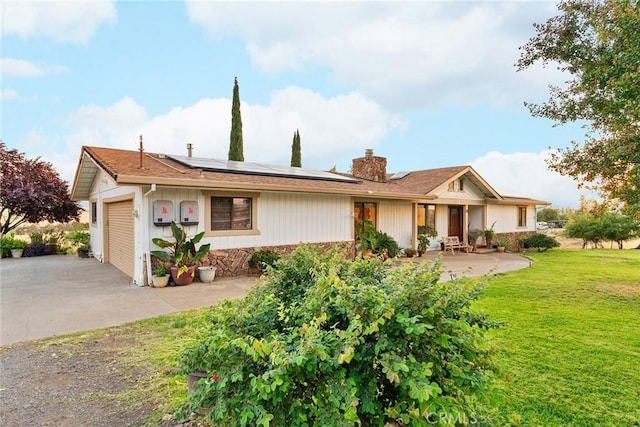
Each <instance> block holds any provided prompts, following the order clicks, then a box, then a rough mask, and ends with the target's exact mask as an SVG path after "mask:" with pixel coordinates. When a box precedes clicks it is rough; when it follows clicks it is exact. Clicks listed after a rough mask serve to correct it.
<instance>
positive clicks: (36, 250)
mask: <svg viewBox="0 0 640 427" xmlns="http://www.w3.org/2000/svg"><path fill="white" fill-rule="evenodd" d="M50 251H51V248H50V246H49V245H45V244H44V243H31V244H30V245H28V246H27V247H26V248H25V250H24V252H23V253H22V256H25V257H32V256H42V255H49V254H50Z"/></svg>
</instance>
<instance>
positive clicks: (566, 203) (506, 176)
mask: <svg viewBox="0 0 640 427" xmlns="http://www.w3.org/2000/svg"><path fill="white" fill-rule="evenodd" d="M549 153H550V152H549V151H542V152H540V153H512V154H505V153H501V152H498V151H491V152H489V153H487V154H486V155H484V156H482V157H480V158H478V159H476V160H474V161H473V162H472V163H471V166H473V168H474V169H475V170H476V171H478V173H479V174H480V175H481V176H482V177H483V178H484V179H486V180H487V182H489V183H490V184H491V185H492V186H493V187H494V188H495V189H496V191H498V193H501V194H504V195H514V196H526V197H532V198H535V199H539V200H545V201H548V202H551V203H552V204H553V206H554V207H556V208H563V207H574V208H575V207H577V206H579V203H580V196H581V195H584V196H587V197H588V198H597V195H596V194H595V193H593V192H590V191H587V190H579V189H578V188H577V182H576V181H574V180H573V179H571V178H569V177H566V176H562V175H560V174H558V173H557V172H553V171H550V170H549V169H548V168H547V165H546V163H545V159H546V158H547V157H548V156H549Z"/></svg>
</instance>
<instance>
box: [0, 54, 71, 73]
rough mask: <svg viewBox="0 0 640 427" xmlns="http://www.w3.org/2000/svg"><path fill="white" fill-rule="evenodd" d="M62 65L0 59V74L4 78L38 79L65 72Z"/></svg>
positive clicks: (66, 69) (65, 69)
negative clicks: (46, 75)
mask: <svg viewBox="0 0 640 427" xmlns="http://www.w3.org/2000/svg"><path fill="white" fill-rule="evenodd" d="M67 71H68V68H67V67H65V66H63V65H50V64H45V65H36V64H34V63H32V62H29V61H26V60H24V59H17V58H0V73H2V75H3V76H4V77H38V76H42V75H45V74H58V73H64V72H67Z"/></svg>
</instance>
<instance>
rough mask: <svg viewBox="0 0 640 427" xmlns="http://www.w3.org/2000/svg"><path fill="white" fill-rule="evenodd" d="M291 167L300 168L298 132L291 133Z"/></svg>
mask: <svg viewBox="0 0 640 427" xmlns="http://www.w3.org/2000/svg"><path fill="white" fill-rule="evenodd" d="M291 166H296V167H299V168H301V167H302V154H301V152H300V131H299V130H296V131H295V132H294V133H293V144H292V145H291Z"/></svg>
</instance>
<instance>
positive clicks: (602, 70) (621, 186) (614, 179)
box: [517, 0, 640, 216]
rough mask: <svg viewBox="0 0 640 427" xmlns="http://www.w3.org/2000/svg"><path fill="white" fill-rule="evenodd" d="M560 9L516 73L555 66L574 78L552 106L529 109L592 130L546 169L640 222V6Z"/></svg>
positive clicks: (575, 3) (608, 2)
mask: <svg viewBox="0 0 640 427" xmlns="http://www.w3.org/2000/svg"><path fill="white" fill-rule="evenodd" d="M558 9H559V10H560V12H561V13H560V14H559V15H558V16H555V17H552V18H550V19H549V20H548V21H547V22H545V23H543V24H534V27H535V29H536V30H537V34H536V35H535V36H534V37H532V38H531V39H530V40H529V41H528V42H527V43H526V44H525V45H524V46H522V47H521V56H520V59H519V60H518V62H517V67H518V70H523V69H526V68H528V67H530V66H531V65H533V64H534V63H537V62H541V63H542V64H544V65H548V64H557V66H558V68H559V69H560V70H562V71H564V72H566V73H568V74H569V75H570V76H571V77H570V79H569V80H568V81H567V82H565V85H564V86H563V87H558V86H550V98H549V100H548V101H547V102H544V103H541V104H534V103H525V104H526V105H527V107H528V108H529V109H530V111H531V113H532V114H533V115H534V116H539V117H546V118H549V119H551V120H554V121H556V122H557V123H559V124H563V123H567V122H575V121H578V122H582V121H584V122H585V123H586V125H585V129H586V134H585V140H584V141H581V142H576V141H573V142H572V144H571V146H569V147H568V148H564V149H560V150H558V151H557V152H555V153H554V154H552V156H551V157H550V159H549V160H548V165H549V167H550V168H551V169H552V170H554V171H557V172H559V173H561V174H563V175H569V176H571V177H573V178H574V179H576V180H578V182H579V184H580V185H581V186H582V185H584V186H587V187H590V188H596V189H598V190H599V191H600V192H601V194H602V195H603V196H604V198H605V199H607V200H609V201H611V202H619V203H620V204H622V206H623V208H625V209H626V210H627V211H628V212H629V213H632V214H633V215H634V216H640V65H639V64H640V4H639V3H638V1H637V0H582V1H579V0H566V1H562V2H561V3H560V4H559V5H558Z"/></svg>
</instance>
